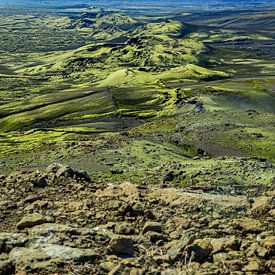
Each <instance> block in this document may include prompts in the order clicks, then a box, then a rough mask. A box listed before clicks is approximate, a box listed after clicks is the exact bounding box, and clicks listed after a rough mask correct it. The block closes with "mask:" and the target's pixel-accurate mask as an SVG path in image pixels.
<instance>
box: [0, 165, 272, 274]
mask: <svg viewBox="0 0 275 275" xmlns="http://www.w3.org/2000/svg"><path fill="white" fill-rule="evenodd" d="M274 195H275V191H274V188H272V187H266V186H250V187H245V186H234V185H223V186H217V185H213V186H209V184H207V185H206V184H203V183H200V184H196V185H193V186H186V187H185V188H174V187H171V186H166V185H165V184H164V185H162V186H156V185H154V186H150V185H148V186H147V187H144V186H138V185H133V184H131V183H127V182H125V183H121V184H117V185H113V184H108V183H97V182H96V179H93V178H92V177H91V178H90V176H89V175H88V174H87V173H85V172H81V171H76V170H74V169H73V168H71V167H68V166H63V165H60V164H53V165H51V166H49V167H48V168H47V169H46V171H45V172H44V173H41V172H38V171H36V172H14V173H12V174H10V175H8V176H0V232H1V233H0V274H15V273H16V274H131V275H139V274H274V273H275V265H274V263H275V261H274V260H275V235H274V228H275V227H274V220H275V207H274V204H275V203H274Z"/></svg>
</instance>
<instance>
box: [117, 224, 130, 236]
mask: <svg viewBox="0 0 275 275" xmlns="http://www.w3.org/2000/svg"><path fill="white" fill-rule="evenodd" d="M115 233H116V234H119V235H131V234H133V233H134V230H133V228H132V226H131V224H129V223H126V222H124V223H121V224H116V226H115Z"/></svg>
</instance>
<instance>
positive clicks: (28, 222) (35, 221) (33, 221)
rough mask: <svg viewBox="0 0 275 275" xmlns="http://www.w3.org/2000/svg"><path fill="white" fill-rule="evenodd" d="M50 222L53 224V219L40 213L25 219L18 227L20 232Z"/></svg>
mask: <svg viewBox="0 0 275 275" xmlns="http://www.w3.org/2000/svg"><path fill="white" fill-rule="evenodd" d="M49 222H53V219H52V218H50V217H46V216H43V215H41V214H39V213H33V214H29V215H27V216H25V217H23V219H22V220H20V221H19V222H18V223H17V225H16V227H17V228H18V229H19V230H22V229H25V228H28V227H33V226H35V225H39V224H43V223H49Z"/></svg>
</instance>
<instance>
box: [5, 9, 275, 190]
mask: <svg viewBox="0 0 275 275" xmlns="http://www.w3.org/2000/svg"><path fill="white" fill-rule="evenodd" d="M199 14H200V13H196V12H194V13H188V14H186V13H181V11H172V10H170V11H169V12H167V11H165V12H164V11H163V12H161V11H159V13H158V15H156V14H155V13H154V12H153V11H151V10H147V11H146V12H143V13H142V15H141V13H139V12H138V11H123V12H122V11H119V10H112V9H108V10H104V9H100V8H85V7H83V8H75V9H74V8H65V9H60V10H55V9H51V10H38V9H27V8H26V9H23V10H20V11H19V10H17V11H16V12H15V11H13V10H9V9H3V10H0V15H1V16H0V18H1V19H0V35H1V41H0V61H1V66H0V144H1V146H0V154H1V159H0V160H1V163H0V169H1V170H2V171H10V170H14V169H17V168H20V167H23V168H27V169H28V168H29V167H31V166H37V167H44V166H46V165H47V164H48V163H49V162H55V161H61V162H67V163H70V164H72V165H74V166H76V167H79V168H85V169H86V170H88V171H90V172H92V173H94V174H95V175H97V176H98V177H99V178H102V179H106V180H107V181H108V180H112V181H118V182H120V181H123V180H130V181H133V182H140V183H143V184H148V181H150V183H158V182H162V183H166V180H167V174H168V175H169V176H168V178H169V177H170V178H169V180H168V182H170V183H171V184H178V185H181V186H184V185H185V184H190V183H191V184H192V182H200V181H205V182H215V183H221V184H229V183H234V184H235V183H236V184H240V183H243V184H248V185H249V184H251V181H253V182H254V183H255V184H271V183H272V180H273V178H274V171H273V170H272V168H271V167H269V166H268V164H267V163H269V162H271V163H272V162H275V153H274V149H273V148H274V145H275V144H274V140H275V129H274V120H275V117H274V116H275V114H274V106H275V97H274V87H275V76H274V67H275V63H274V57H275V55H274V45H275V43H274V33H273V32H272V31H271V32H269V30H268V28H267V24H263V26H265V27H264V28H263V30H258V29H257V28H253V29H252V21H251V20H250V19H249V18H250V17H246V18H247V19H245V17H244V15H243V14H238V13H236V14H234V15H233V14H231V13H229V14H228V13H225V14H223V12H213V13H209V14H208V13H206V14H205V16H204V17H200V16H198V15H199ZM255 14H257V21H255V22H254V23H253V24H259V25H260V24H262V22H263V20H264V18H263V17H262V16H261V15H260V14H259V13H255V12H251V16H252V15H253V16H254V15H255ZM265 14H266V15H268V16H267V18H268V19H267V20H273V19H272V18H273V17H272V16H271V15H270V14H269V13H268V12H267V11H266V12H265ZM152 15H154V16H152ZM234 16H235V17H237V19H236V18H235V17H234ZM246 16H247V14H246ZM251 18H252V17H251ZM253 18H254V17H253ZM253 20H254V19H253ZM257 22H258V23H257ZM272 22H273V21H272ZM238 26H242V27H241V28H238ZM225 27H226V28H225ZM19 34H20V35H19ZM117 132H118V133H117ZM120 132H121V133H120ZM87 152H88V154H87ZM89 153H91V154H89ZM90 155H91V156H90ZM26 158H27V160H26ZM253 167H256V168H255V170H253V169H252V168H253ZM114 171H115V172H114Z"/></svg>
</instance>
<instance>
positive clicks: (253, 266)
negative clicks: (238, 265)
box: [243, 261, 261, 272]
mask: <svg viewBox="0 0 275 275" xmlns="http://www.w3.org/2000/svg"><path fill="white" fill-rule="evenodd" d="M243 271H245V272H260V271H261V263H260V262H259V261H251V262H249V263H248V264H247V265H246V266H244V268H243Z"/></svg>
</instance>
